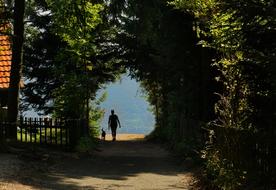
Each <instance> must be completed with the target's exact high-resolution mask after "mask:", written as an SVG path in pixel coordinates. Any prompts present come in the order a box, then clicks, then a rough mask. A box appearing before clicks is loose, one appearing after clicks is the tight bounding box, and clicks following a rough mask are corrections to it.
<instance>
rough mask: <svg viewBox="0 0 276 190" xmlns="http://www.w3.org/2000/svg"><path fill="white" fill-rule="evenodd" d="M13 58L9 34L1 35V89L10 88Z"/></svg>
mask: <svg viewBox="0 0 276 190" xmlns="http://www.w3.org/2000/svg"><path fill="white" fill-rule="evenodd" d="M11 59H12V51H11V43H10V39H9V36H7V35H0V89H1V88H9V82H10V70H11Z"/></svg>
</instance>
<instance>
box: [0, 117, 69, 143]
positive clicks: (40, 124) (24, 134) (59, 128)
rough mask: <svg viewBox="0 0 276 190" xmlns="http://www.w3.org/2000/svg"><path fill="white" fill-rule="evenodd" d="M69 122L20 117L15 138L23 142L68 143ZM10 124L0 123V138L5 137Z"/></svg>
mask: <svg viewBox="0 0 276 190" xmlns="http://www.w3.org/2000/svg"><path fill="white" fill-rule="evenodd" d="M69 126H70V123H68V122H65V121H63V120H61V119H51V118H27V117H24V118H23V117H21V118H20V120H19V124H18V125H17V140H18V141H20V142H25V143H39V144H49V145H60V146H63V145H64V146H67V145H69V139H70V138H69V128H70V127H69ZM9 127H11V124H10V123H8V122H1V123H0V138H5V137H6V135H7V132H8V129H9Z"/></svg>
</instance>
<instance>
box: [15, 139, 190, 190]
mask: <svg viewBox="0 0 276 190" xmlns="http://www.w3.org/2000/svg"><path fill="white" fill-rule="evenodd" d="M143 138H144V136H143V135H130V134H120V135H118V138H117V139H118V140H117V141H116V142H112V141H111V140H110V139H111V138H110V137H109V136H107V140H106V141H100V145H99V147H98V150H97V151H96V152H95V153H93V154H92V155H78V154H75V153H69V154H67V156H61V157H53V158H52V160H51V161H50V162H49V163H47V164H46V165H45V166H41V165H42V164H41V162H37V161H31V162H28V165H31V166H35V167H34V168H33V169H32V170H28V171H25V172H24V175H23V173H22V175H23V177H21V179H19V180H18V182H19V183H21V184H25V185H28V186H29V187H30V189H95V190H117V189H119V190H120V189H123V190H128V189H129V190H132V189H133V190H139V189H143V190H145V189H152V190H154V189H155V190H162V189H166V190H169V189H171V190H177V189H188V187H189V181H190V180H191V179H192V174H190V173H188V172H185V171H184V170H183V169H182V168H181V167H179V165H177V164H175V160H174V159H175V158H173V157H172V156H171V155H170V154H169V153H168V152H167V151H166V150H164V149H163V148H161V147H160V146H159V145H157V144H153V143H149V142H147V141H145V140H144V139H143ZM53 159H54V160H53ZM45 168H47V169H45Z"/></svg>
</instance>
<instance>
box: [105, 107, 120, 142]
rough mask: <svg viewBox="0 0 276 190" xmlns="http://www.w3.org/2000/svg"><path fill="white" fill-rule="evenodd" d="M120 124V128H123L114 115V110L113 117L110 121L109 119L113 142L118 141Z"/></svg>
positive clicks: (112, 111) (111, 116) (110, 117)
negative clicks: (117, 133) (117, 131)
mask: <svg viewBox="0 0 276 190" xmlns="http://www.w3.org/2000/svg"><path fill="white" fill-rule="evenodd" d="M118 123H119V127H120V128H121V124H120V121H119V118H118V116H117V115H116V114H114V110H111V115H110V116H109V119H108V127H110V128H111V133H112V141H115V140H116V130H117V125H118Z"/></svg>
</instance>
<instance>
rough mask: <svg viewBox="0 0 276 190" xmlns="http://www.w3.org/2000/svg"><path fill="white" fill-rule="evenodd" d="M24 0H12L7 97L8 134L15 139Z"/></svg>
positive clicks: (21, 58) (21, 55)
mask: <svg viewBox="0 0 276 190" xmlns="http://www.w3.org/2000/svg"><path fill="white" fill-rule="evenodd" d="M24 12H25V0H15V1H14V25H13V27H14V34H13V43H12V65H11V75H10V86H9V97H8V120H9V122H10V123H11V126H10V129H9V133H8V136H9V138H11V139H16V135H17V133H16V122H17V116H18V107H19V106H18V105H19V89H20V79H21V74H22V61H23V38H24Z"/></svg>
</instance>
